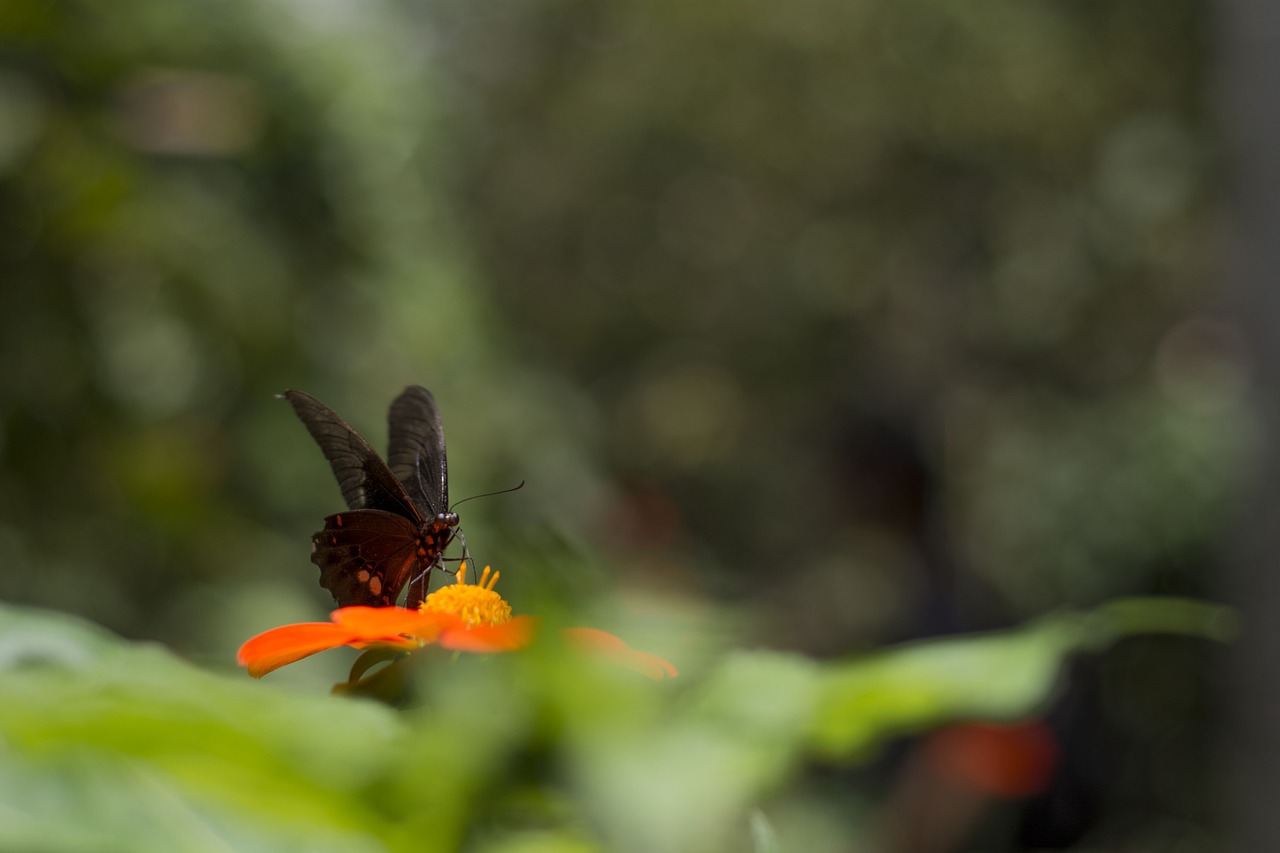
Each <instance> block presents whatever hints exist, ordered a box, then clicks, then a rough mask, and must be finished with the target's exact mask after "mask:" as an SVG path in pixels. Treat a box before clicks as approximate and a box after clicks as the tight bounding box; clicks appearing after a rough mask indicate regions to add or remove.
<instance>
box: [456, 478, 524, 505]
mask: <svg viewBox="0 0 1280 853" xmlns="http://www.w3.org/2000/svg"><path fill="white" fill-rule="evenodd" d="M523 488H524V480H521V481H520V483H519V485H516V486H512V487H511V488H509V489H499V490H498V491H496V492H485V493H484V494H482V495H472V496H471V497H469V498H463V499H462V500H460V501H458V502H457V503H456V504H454V505H453V506H451V507H449V510H450V512H452V511H453V510H455V509H457V508H458V507H460V506H462V505H463V504H464V503H466V502H467V501H473V500H475V499H476V498H491V497H493V496H494V495H505V494H507V493H508V492H518V491H520V490H521V489H523Z"/></svg>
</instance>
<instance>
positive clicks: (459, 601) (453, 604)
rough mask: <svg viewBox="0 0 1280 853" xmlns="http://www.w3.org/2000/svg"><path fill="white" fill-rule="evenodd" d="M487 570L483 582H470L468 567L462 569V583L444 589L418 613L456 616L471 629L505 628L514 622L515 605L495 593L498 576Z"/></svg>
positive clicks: (431, 596)
mask: <svg viewBox="0 0 1280 853" xmlns="http://www.w3.org/2000/svg"><path fill="white" fill-rule="evenodd" d="M490 571H491V569H490V568H489V567H488V566H485V567H484V573H483V574H481V575H480V582H479V583H475V584H469V583H467V581H466V577H467V564H466V563H463V564H462V565H461V566H459V567H458V575H457V577H458V582H457V583H454V584H449V585H448V586H442V587H440V588H439V589H437V590H436V591H435V592H433V593H431V594H430V595H428V596H427V597H426V599H424V600H423V602H422V604H420V605H419V606H418V609H419V610H421V611H422V612H424V613H428V612H430V613H453V614H455V615H457V616H460V617H461V618H462V620H463V621H464V622H466V623H467V627H468V628H473V627H475V626H477V625H501V624H502V623H503V622H507V621H510V619H511V605H510V604H508V603H507V602H506V601H504V600H503V598H502V596H500V595H498V593H496V592H494V591H493V586H494V584H496V583H497V582H498V574H499V573H498V572H493V573H492V575H491V574H490Z"/></svg>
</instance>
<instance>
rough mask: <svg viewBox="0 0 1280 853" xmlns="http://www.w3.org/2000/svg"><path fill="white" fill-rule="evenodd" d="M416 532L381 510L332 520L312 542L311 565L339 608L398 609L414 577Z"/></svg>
mask: <svg viewBox="0 0 1280 853" xmlns="http://www.w3.org/2000/svg"><path fill="white" fill-rule="evenodd" d="M416 534H417V528H416V527H415V525H414V523H413V522H412V521H410V520H409V519H407V518H405V517H403V516H402V515H398V514H396V513H392V512H382V511H381V510H376V509H362V510H354V511H352V512H342V513H338V514H337V515H331V516H329V517H328V518H326V519H325V520H324V530H322V531H320V532H319V533H317V534H316V535H315V536H312V537H311V544H312V548H311V562H313V563H315V564H316V566H318V567H319V569H320V585H321V586H322V587H324V588H325V589H327V590H329V592H331V593H333V598H334V600H335V601H337V602H338V606H339V607H348V606H350V605H353V604H364V605H368V606H370V607H385V606H387V605H389V604H395V603H396V599H397V598H398V597H399V596H400V591H401V590H402V589H404V585H405V583H407V582H408V580H409V578H410V577H412V576H413V569H414V565H415V562H416V556H417V553H416V552H417V547H416V545H417V540H416Z"/></svg>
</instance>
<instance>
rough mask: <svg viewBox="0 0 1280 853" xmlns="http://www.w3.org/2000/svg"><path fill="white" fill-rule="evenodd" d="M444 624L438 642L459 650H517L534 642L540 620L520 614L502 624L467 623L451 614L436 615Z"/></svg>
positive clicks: (438, 622)
mask: <svg viewBox="0 0 1280 853" xmlns="http://www.w3.org/2000/svg"><path fill="white" fill-rule="evenodd" d="M432 615H434V616H435V617H436V621H437V624H438V625H439V626H440V637H439V640H438V642H439V643H440V645H442V646H444V647H445V648H446V649H453V650H454V651H455V652H479V653H482V654H484V653H489V652H513V651H515V650H516V649H522V648H524V647H525V646H527V645H529V643H531V642H533V637H534V634H535V632H536V628H537V624H538V620H537V619H535V618H533V617H532V616H517V617H516V618H514V619H511V620H509V621H507V622H503V623H502V624H501V625H474V626H472V627H467V624H466V623H465V622H464V621H463V620H462V619H460V618H458V617H457V616H454V615H453V614H451V613H437V614H432Z"/></svg>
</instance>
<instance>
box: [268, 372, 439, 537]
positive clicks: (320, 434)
mask: <svg viewBox="0 0 1280 853" xmlns="http://www.w3.org/2000/svg"><path fill="white" fill-rule="evenodd" d="M402 396H403V395H402ZM428 396H430V395H428ZM284 397H285V399H287V400H288V401H289V403H290V404H291V405H292V406H293V410H294V412H296V413H297V415H298V418H299V419H300V420H301V421H302V423H303V424H305V425H306V427H307V431H308V432H310V433H311V437H312V438H314V439H315V440H316V443H317V444H319V445H320V449H321V450H322V451H324V455H325V458H326V459H328V460H329V465H330V466H331V467H332V468H333V474H334V476H335V477H336V478H337V479H338V487H339V488H341V489H342V497H343V498H344V499H345V500H346V502H347V506H348V507H349V508H350V509H353V510H360V509H377V510H383V511H385V512H392V513H396V514H398V515H403V516H405V517H406V518H408V519H412V520H413V521H415V522H417V523H419V524H421V522H422V517H421V515H420V513H419V512H418V508H417V506H416V505H415V503H414V501H413V500H411V499H410V497H409V495H408V494H406V493H405V489H404V486H402V485H401V484H400V481H399V480H398V479H396V476H395V475H394V474H392V473H391V469H390V468H388V467H387V464H386V463H385V462H383V461H382V458H381V457H379V456H378V454H377V452H376V451H375V450H374V449H373V448H372V447H370V446H369V442H367V441H365V440H364V438H362V437H361V436H360V433H358V432H356V431H355V429H354V428H353V427H352V426H351V424H349V423H347V422H346V421H344V420H343V419H342V418H341V417H340V416H339V415H338V413H337V412H335V411H333V409H330V408H329V407H328V406H326V405H325V404H324V403H321V402H320V401H319V400H317V399H316V398H315V397H312V396H311V395H310V394H307V393H304V392H302V391H285V392H284ZM433 408H434V407H433ZM437 424H438V419H437ZM441 440H442V442H443V439H441ZM441 458H442V459H443V444H442V450H441Z"/></svg>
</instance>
